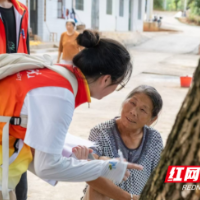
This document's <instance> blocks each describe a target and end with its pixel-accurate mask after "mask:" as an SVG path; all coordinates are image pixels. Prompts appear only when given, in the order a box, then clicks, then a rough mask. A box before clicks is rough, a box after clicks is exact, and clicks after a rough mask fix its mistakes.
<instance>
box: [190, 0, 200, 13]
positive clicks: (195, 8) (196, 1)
mask: <svg viewBox="0 0 200 200" xmlns="http://www.w3.org/2000/svg"><path fill="white" fill-rule="evenodd" d="M190 8H191V14H193V15H197V16H200V0H193V1H192V3H191V4H190Z"/></svg>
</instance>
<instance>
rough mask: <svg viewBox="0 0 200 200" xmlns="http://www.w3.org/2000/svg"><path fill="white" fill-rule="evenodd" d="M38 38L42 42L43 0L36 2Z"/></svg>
mask: <svg viewBox="0 0 200 200" xmlns="http://www.w3.org/2000/svg"><path fill="white" fill-rule="evenodd" d="M37 17H38V21H37V23H38V27H37V28H38V36H39V37H40V38H41V39H42V40H44V0H38V16H37Z"/></svg>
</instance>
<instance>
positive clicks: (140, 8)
mask: <svg viewBox="0 0 200 200" xmlns="http://www.w3.org/2000/svg"><path fill="white" fill-rule="evenodd" d="M138 19H142V1H141V0H138Z"/></svg>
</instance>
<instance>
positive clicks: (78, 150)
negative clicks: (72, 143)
mask: <svg viewBox="0 0 200 200" xmlns="http://www.w3.org/2000/svg"><path fill="white" fill-rule="evenodd" d="M92 152H93V150H92V149H89V148H87V147H85V146H77V147H74V148H73V149H72V153H73V154H74V155H75V156H76V158H77V159H79V160H88V155H89V154H90V153H92Z"/></svg>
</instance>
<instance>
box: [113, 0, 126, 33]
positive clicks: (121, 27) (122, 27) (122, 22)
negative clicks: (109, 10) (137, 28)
mask: <svg viewBox="0 0 200 200" xmlns="http://www.w3.org/2000/svg"><path fill="white" fill-rule="evenodd" d="M115 1H116V4H117V5H116V19H117V27H116V30H117V31H128V28H129V27H128V26H129V0H124V16H123V17H120V16H119V6H120V5H119V0H115Z"/></svg>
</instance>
